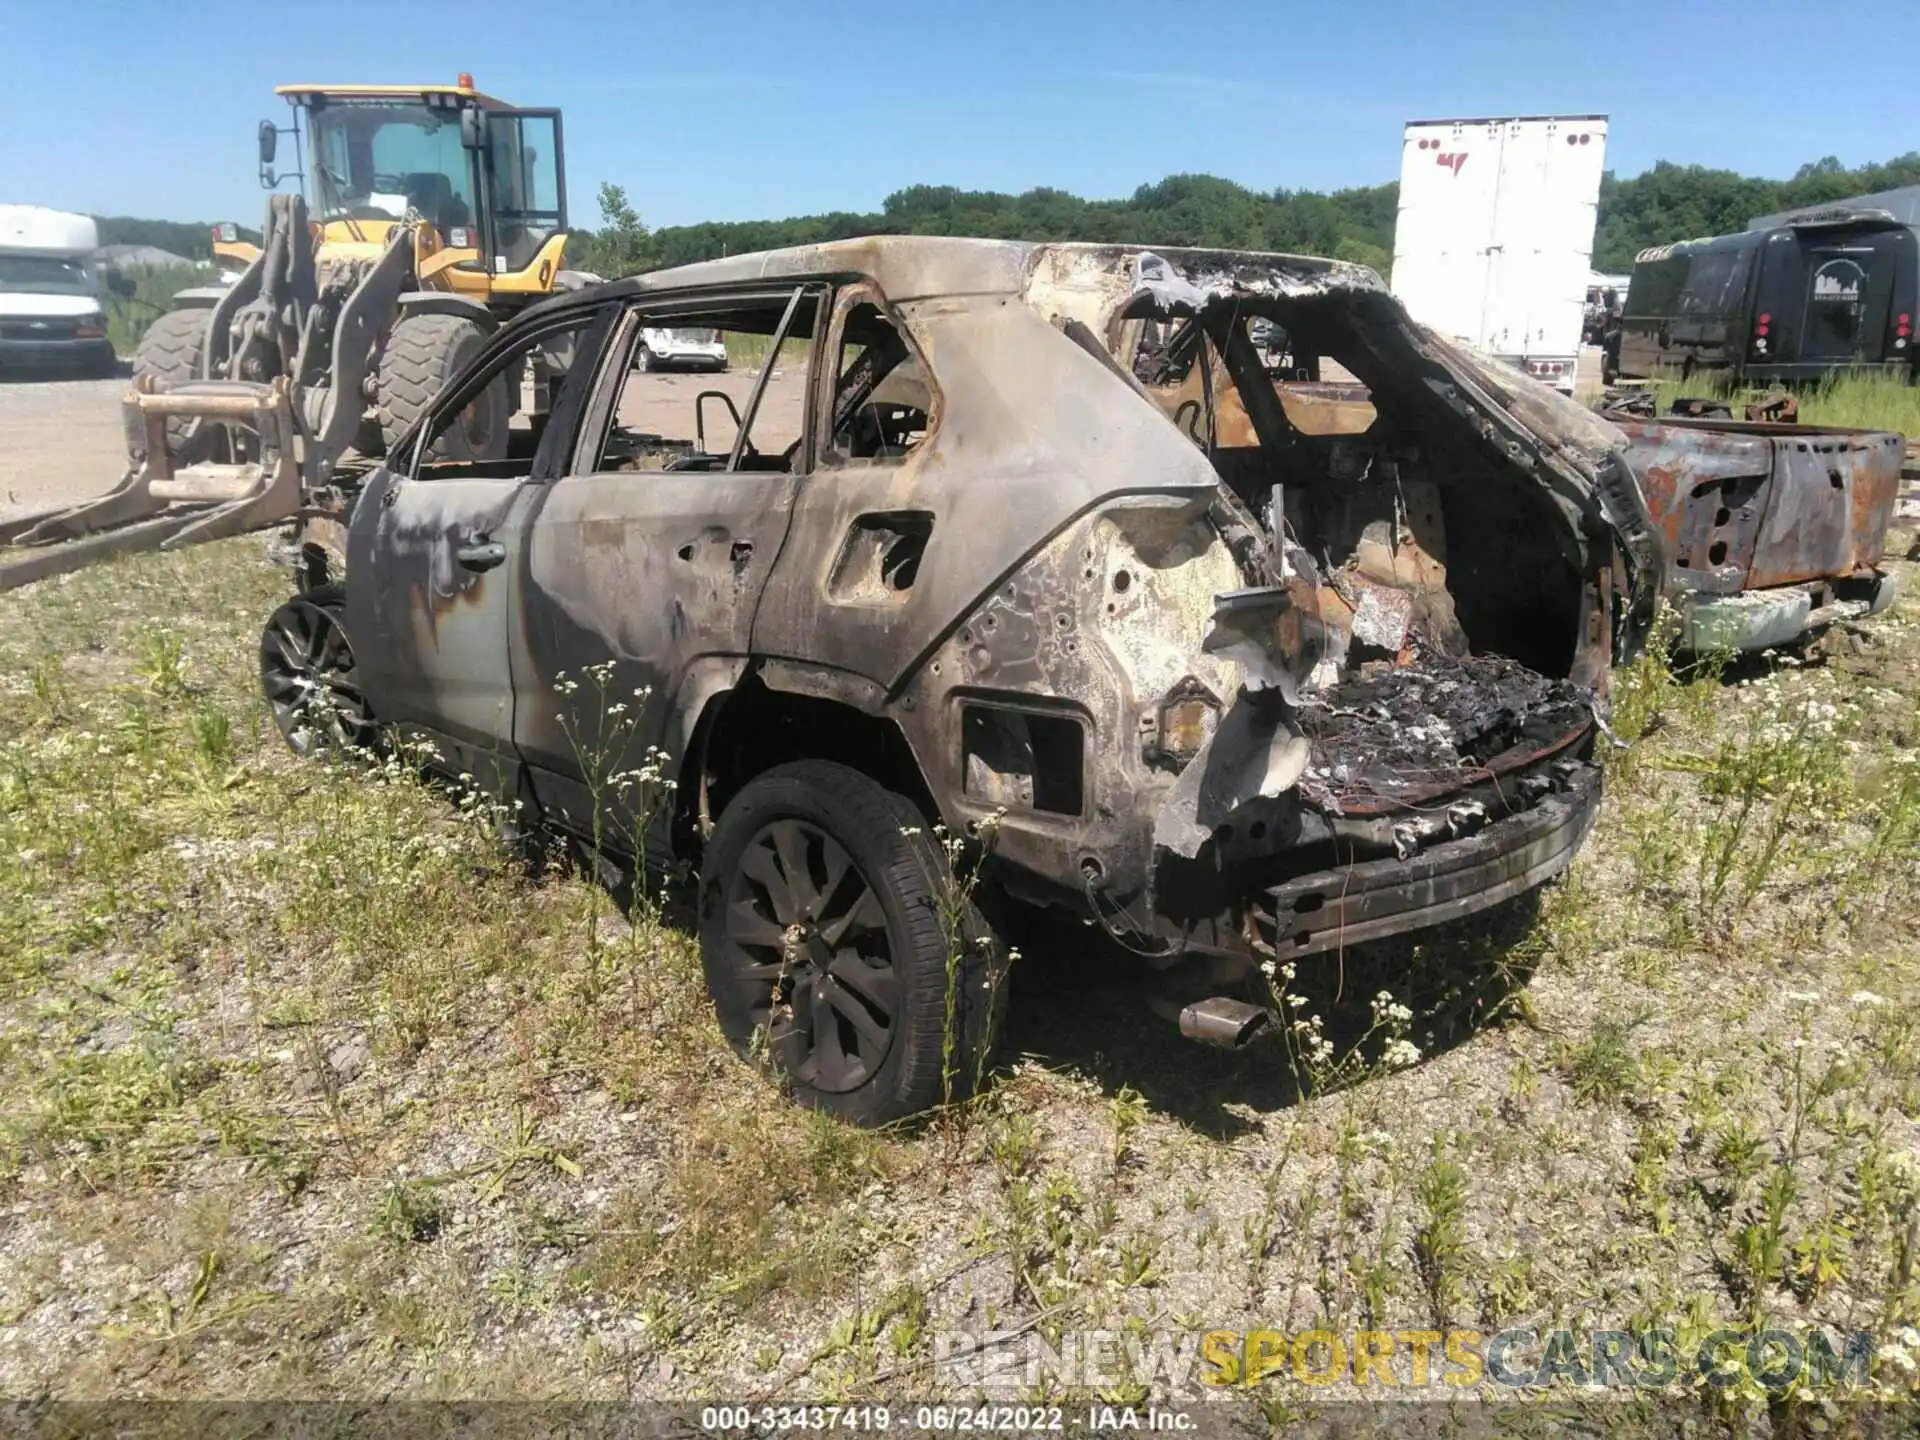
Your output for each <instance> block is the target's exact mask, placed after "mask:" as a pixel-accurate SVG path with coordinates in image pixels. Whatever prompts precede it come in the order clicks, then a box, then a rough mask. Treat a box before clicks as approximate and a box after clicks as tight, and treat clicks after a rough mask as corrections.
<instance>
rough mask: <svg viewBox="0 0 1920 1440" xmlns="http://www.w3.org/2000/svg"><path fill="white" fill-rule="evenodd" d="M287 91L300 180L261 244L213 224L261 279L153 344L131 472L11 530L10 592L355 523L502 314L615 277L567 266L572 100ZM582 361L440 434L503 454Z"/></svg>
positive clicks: (1, 574)
mask: <svg viewBox="0 0 1920 1440" xmlns="http://www.w3.org/2000/svg"><path fill="white" fill-rule="evenodd" d="M276 93H277V94H279V95H281V96H283V97H285V99H286V101H287V102H288V104H289V106H290V107H291V109H292V123H291V124H290V125H287V126H285V127H282V126H277V125H275V124H274V123H273V122H272V121H270V120H263V121H261V122H260V179H261V183H262V184H263V185H264V186H266V187H267V188H268V189H275V188H277V187H278V186H279V185H280V184H281V183H283V182H284V181H285V180H288V179H297V180H299V181H300V182H301V184H300V186H299V189H298V190H296V191H294V192H291V193H276V194H274V195H272V196H271V197H270V198H269V201H268V206H267V217H266V225H265V228H264V231H263V234H262V237H261V243H260V244H259V245H258V246H255V245H251V244H247V243H245V242H243V241H241V240H240V238H239V235H238V231H237V229H236V227H234V226H232V225H222V226H219V227H217V228H216V230H215V245H214V250H215V254H216V257H217V258H218V259H219V260H221V261H222V262H224V263H227V264H231V265H237V266H243V267H244V268H242V269H240V271H239V273H238V275H237V276H234V277H231V278H230V283H227V284H223V285H212V286H207V287H204V288H201V289H195V290H189V291H186V292H184V293H182V294H181V295H179V296H178V297H176V299H175V304H176V306H177V307H178V308H176V309H174V310H172V311H169V312H168V313H167V314H165V315H162V316H160V317H159V318H158V319H157V320H156V321H155V322H154V324H153V325H152V327H151V328H150V329H149V330H148V331H147V333H146V336H145V337H144V338H143V339H142V340H141V342H140V346H139V349H138V351H137V352H136V354H135V356H134V361H133V376H134V385H133V390H132V393H130V394H129V395H128V396H127V398H126V401H125V406H126V419H127V442H128V451H129V457H130V460H129V466H128V469H127V472H126V474H125V476H124V477H123V478H122V480H121V482H120V484H119V485H118V486H117V487H116V488H115V489H113V490H112V491H110V492H109V493H107V494H106V495H104V496H102V497H100V498H99V499H96V500H92V501H89V502H87V503H84V504H81V505H76V506H70V507H66V508H63V509H58V510H53V511H45V512H42V513H39V514H35V515H28V516H23V517H20V518H17V519H12V520H7V521H0V590H6V589H11V588H13V587H14V586H17V585H23V584H27V583H29V582H30V581H34V580H40V579H44V578H46V577H48V576H50V575H58V574H62V573H64V572H66V571H69V570H74V569H77V568H79V567H80V566H83V565H86V564H90V563H92V562H93V561H95V560H97V559H100V558H103V557H105V556H108V555H116V554H125V553H130V552H133V551H138V550H153V549H174V548H178V547H181V546H185V545H191V544H195V543H198V542H200V541H203V540H214V539H219V538H222V537H225V536H228V535H237V534H240V533H242V532H245V531H248V530H258V529H262V528H265V527H267V526H269V525H272V524H275V523H277V522H279V521H282V520H286V519H289V518H292V517H293V516H295V515H296V514H303V515H305V516H307V517H308V518H309V520H312V519H314V518H318V517H317V516H316V511H317V512H322V514H324V512H327V511H329V510H332V511H334V512H336V513H338V512H339V510H340V508H341V507H340V501H341V500H342V498H343V497H342V496H341V495H340V494H339V492H338V490H337V488H336V485H335V479H336V473H337V472H340V471H341V470H343V468H344V469H353V468H364V467H365V466H367V465H371V464H372V463H375V462H377V461H379V460H380V459H382V458H383V457H384V456H385V455H386V453H387V449H388V447H389V446H390V445H391V444H393V443H394V442H395V441H396V440H398V439H399V437H400V436H401V434H402V433H403V432H404V431H405V430H406V429H407V427H408V426H409V425H411V424H412V423H413V421H414V419H415V418H416V417H417V416H419V415H420V413H421V412H422V411H423V410H424V409H425V408H426V406H427V405H428V403H429V402H430V401H431V400H432V398H433V396H434V395H435V394H436V393H437V392H438V390H439V389H440V386H441V384H442V382H443V381H444V380H445V379H446V378H447V377H449V376H450V375H451V374H453V373H454V372H455V371H456V370H458V369H459V368H460V367H461V366H462V365H464V364H465V363H466V361H467V360H468V359H469V358H470V357H471V356H472V354H473V353H474V352H475V351H477V350H478V349H479V348H480V347H481V346H482V345H484V344H485V342H486V339H487V336H488V335H489V334H490V333H491V332H492V331H493V330H495V329H497V328H498V327H499V325H500V323H501V321H502V320H503V319H504V318H505V317H507V316H509V315H511V314H513V313H514V312H515V311H517V310H519V309H521V308H523V307H525V306H527V305H529V304H532V303H534V302H535V301H538V300H542V299H545V298H546V297H547V296H549V295H551V294H554V293H555V292H557V291H561V290H569V289H577V288H579V287H580V286H582V285H584V284H589V283H593V282H594V281H595V279H596V278H597V277H594V276H590V275H586V274H584V273H582V272H579V271H572V270H568V269H567V268H566V246H567V212H566V169H565V163H564V159H563V151H562V138H561V123H560V112H559V111H558V110H522V109H516V108H514V107H513V106H510V105H507V104H504V103H503V102H501V101H499V100H496V99H494V98H492V97H491V96H488V95H483V94H482V93H480V91H478V90H477V89H475V88H474V84H473V79H472V77H471V76H469V75H461V76H460V77H459V80H458V83H456V84H453V85H420V86H401V85H282V86H280V87H278V89H277V91H276ZM282 136H292V137H293V142H294V146H295V148H296V151H297V152H303V156H302V158H303V168H301V169H299V170H298V171H296V172H295V173H293V174H291V175H280V174H277V173H276V172H275V170H274V163H275V159H276V156H277V154H278V153H279V148H280V138H281V137H282ZM565 358H566V357H565V356H564V355H558V354H549V355H544V356H542V357H541V358H540V359H539V360H537V361H535V362H532V363H531V364H530V365H529V367H528V368H529V373H528V374H526V375H525V376H523V377H522V383H521V384H520V386H519V387H518V393H513V392H512V391H511V390H510V389H508V388H507V387H501V388H500V389H499V390H498V391H490V392H488V393H487V394H485V395H483V396H481V397H480V398H479V399H478V400H476V401H475V403H474V405H473V407H472V413H470V414H469V415H467V416H466V417H465V423H463V424H461V425H457V426H454V427H452V429H451V431H450V432H449V433H448V434H447V435H446V436H444V437H442V438H440V439H439V440H438V441H437V442H436V443H437V444H439V445H440V446H441V447H442V448H447V447H454V448H457V449H458V450H459V451H460V456H459V458H463V459H476V460H480V459H492V458H500V457H504V456H505V455H506V454H507V453H508V445H509V443H510V434H511V432H512V430H513V426H512V421H513V416H514V415H515V413H516V412H517V413H520V414H523V415H525V416H527V417H528V418H530V419H531V420H532V421H534V422H535V423H536V424H537V422H538V421H539V419H540V418H542V416H543V415H544V411H545V408H546V404H547V397H548V395H549V394H550V392H551V385H552V382H553V381H554V380H555V379H556V378H557V374H558V371H559V369H560V368H561V367H562V366H563V365H564V362H565ZM450 458H451V457H450ZM308 529H309V531H313V530H314V529H315V527H314V526H312V525H311V524H310V525H309V526H308ZM320 531H321V533H324V525H322V526H321V527H320ZM313 563H315V564H318V563H322V562H321V560H319V559H315V560H314V561H313Z"/></svg>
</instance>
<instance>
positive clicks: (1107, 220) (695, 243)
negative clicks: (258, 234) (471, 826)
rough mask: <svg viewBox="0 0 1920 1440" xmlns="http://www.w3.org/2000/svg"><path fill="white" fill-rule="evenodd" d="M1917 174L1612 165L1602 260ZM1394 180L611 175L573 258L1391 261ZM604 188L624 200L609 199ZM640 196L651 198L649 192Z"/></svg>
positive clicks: (637, 265)
mask: <svg viewBox="0 0 1920 1440" xmlns="http://www.w3.org/2000/svg"><path fill="white" fill-rule="evenodd" d="M1912 184H1920V153H1910V154H1906V155H1902V156H1900V157H1899V158H1898V159H1895V160H1889V161H1887V162H1886V163H1885V164H1882V165H1864V166H1861V167H1860V168H1858V169H1851V170H1850V169H1848V168H1847V167H1846V166H1844V165H1842V164H1841V163H1840V162H1839V161H1838V160H1836V159H1833V158H1831V157H1829V158H1827V159H1825V160H1819V161H1816V162H1814V163H1812V164H1809V165H1803V166H1801V167H1800V169H1799V170H1797V171H1796V172H1795V173H1794V175H1793V178H1792V179H1789V180H1765V179H1760V178H1758V177H1755V176H1747V175H1736V174H1735V173H1734V172H1733V171H1731V170H1709V169H1707V168H1705V167H1704V166H1700V165H1672V164H1668V163H1666V162H1665V161H1662V162H1661V163H1660V164H1658V165H1655V166H1654V167H1653V168H1652V169H1651V170H1648V171H1646V172H1645V173H1644V174H1640V175H1635V176H1632V177H1630V178H1628V179H1624V180H1622V179H1620V178H1618V177H1617V176H1614V175H1612V174H1608V175H1607V176H1606V178H1605V179H1603V180H1602V181H1601V183H1600V211H1599V227H1598V231H1597V233H1596V235H1595V237H1594V256H1593V263H1594V268H1595V269H1597V270H1604V271H1624V270H1625V269H1627V268H1628V267H1629V266H1630V265H1631V264H1632V263H1633V257H1634V255H1635V253H1636V252H1638V251H1639V250H1641V249H1643V248H1644V247H1646V246H1648V245H1657V244H1662V243H1664V242H1666V241H1670V240H1685V239H1689V238H1691V237H1693V236H1698V235H1718V234H1724V233H1726V232H1728V231H1732V230H1741V229H1745V228H1746V223H1747V221H1748V220H1749V219H1751V218H1752V217H1753V216H1755V215H1764V214H1769V213H1771V212H1773V211H1776V210H1786V209H1791V208H1794V207H1796V206H1801V205H1813V204H1820V203H1822V202H1825V201H1830V200H1839V199H1843V198H1845V197H1847V196H1849V195H1858V194H1862V193H1864V192H1867V191H1873V190H1889V189H1892V188H1894V187H1896V186H1900V185H1912ZM1398 193H1399V186H1398V185H1396V184H1386V185H1374V186H1369V187H1366V188H1363V189H1354V190H1336V191H1333V192H1332V193H1331V194H1325V195H1323V194H1319V193H1316V192H1314V191H1307V190H1271V191H1259V190H1249V189H1247V188H1246V187H1245V186H1244V185H1239V184H1236V183H1235V182H1233V181H1231V180H1222V179H1219V178H1218V177H1216V176H1212V175H1171V176H1168V177H1167V178H1166V179H1165V180H1161V181H1159V182H1157V183H1156V184H1152V185H1142V186H1141V187H1140V188H1139V189H1138V190H1136V191H1134V192H1133V194H1132V195H1130V196H1128V197H1127V198H1126V199H1124V200H1083V199H1081V198H1080V197H1079V196H1077V195H1070V194H1068V193H1067V192H1066V191H1064V190H1049V189H1040V190H1029V191H1027V192H1026V193H1024V194H1021V195H1006V194H1001V193H999V192H996V191H991V190H958V189H955V188H954V187H952V186H949V185H913V186H909V187H908V188H907V189H905V190H899V191H896V192H895V193H893V194H892V195H889V196H888V197H887V198H886V199H885V200H884V201H883V202H882V203H881V206H880V209H879V210H878V211H877V212H872V213H867V214H860V213H854V212H850V211H834V212H831V213H828V214H824V215H799V216H794V217H791V218H789V219H785V220H738V221H727V222H713V221H709V222H706V223H704V224H698V225H669V226H663V227H661V228H660V229H657V230H652V231H648V230H646V229H645V227H644V226H642V225H641V224H640V223H639V220H638V218H637V217H636V216H634V215H633V214H632V211H631V210H629V209H627V208H626V203H625V197H624V196H623V195H622V194H621V192H620V191H619V190H618V189H616V188H614V187H603V189H602V192H601V194H602V200H603V215H602V227H603V228H602V229H601V231H600V232H598V233H597V234H596V233H595V232H593V231H583V232H582V233H581V237H580V240H579V242H577V244H576V246H575V247H574V251H573V263H575V264H577V265H580V266H581V267H582V268H586V269H593V270H598V271H599V272H600V273H601V274H605V275H614V274H621V273H630V272H632V271H634V270H637V269H648V268H654V267H657V266H661V265H684V264H688V263H690V262H692V261H696V260H706V259H710V258H712V257H714V256H718V255H725V254H736V255H737V254H739V253H740V252H741V251H744V250H767V249H772V248H774V247H777V246H782V245H800V244H808V243H811V242H814V241H820V240H839V239H846V238H848V237H851V236H855V235H878V234H886V235H980V236H989V237H994V238H998V239H1008V240H1094V241H1133V242H1138V243H1141V244H1148V245H1204V246H1224V247H1227V248H1231V249H1241V250H1279V251H1290V252H1294V253H1298V254H1307V255H1328V256H1332V257H1334V258H1336V259H1340V260H1352V261H1356V262H1358V263H1360V264H1363V265H1371V266H1373V267H1374V268H1375V269H1377V270H1380V271H1382V272H1383V273H1384V272H1385V271H1386V270H1387V269H1388V268H1389V265H1390V262H1391V260H1392V256H1393V222H1394V213H1395V209H1396V205H1397V197H1398ZM609 196H611V197H612V198H613V200H614V201H615V202H616V204H615V208H613V209H612V210H611V211H605V210H604V202H605V201H606V200H607V199H608V197H609ZM636 199H637V200H638V201H639V202H640V206H641V208H643V209H644V203H645V197H644V196H641V197H636ZM234 218H236V219H242V218H245V217H239V216H236V217H234ZM579 218H581V219H584V218H585V217H584V216H581V217H579ZM99 223H100V240H101V243H102V244H107V245H113V244H138V245H157V246H159V247H160V248H161V249H163V250H171V251H173V252H174V253H175V254H178V255H185V256H187V257H189V258H191V259H200V260H204V259H207V258H209V257H210V256H211V254H212V248H211V243H210V235H209V227H208V226H207V225H204V224H202V225H195V224H188V223H183V222H178V221H168V220H138V219H132V218H129V217H126V216H103V217H100V222H99Z"/></svg>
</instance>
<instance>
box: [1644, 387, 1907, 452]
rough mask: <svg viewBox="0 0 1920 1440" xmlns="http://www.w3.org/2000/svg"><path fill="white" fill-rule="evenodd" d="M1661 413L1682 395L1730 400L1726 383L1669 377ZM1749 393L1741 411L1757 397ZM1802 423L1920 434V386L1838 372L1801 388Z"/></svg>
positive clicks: (1659, 389) (1662, 390)
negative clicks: (1819, 381) (1825, 379)
mask: <svg viewBox="0 0 1920 1440" xmlns="http://www.w3.org/2000/svg"><path fill="white" fill-rule="evenodd" d="M1654 391H1655V393H1656V394H1657V395H1658V396H1659V400H1658V402H1657V403H1658V404H1659V407H1660V413H1661V414H1663V415H1664V414H1665V413H1666V411H1667V407H1668V406H1669V405H1670V404H1672V402H1673V401H1674V400H1675V399H1677V398H1679V397H1680V396H1682V395H1692V396H1713V397H1716V398H1720V399H1725V398H1727V397H1728V395H1729V391H1728V390H1727V388H1726V387H1725V386H1722V385H1713V384H1709V383H1706V382H1704V381H1701V380H1692V381H1686V380H1678V379H1663V380H1660V381H1658V382H1656V383H1655V386H1654ZM1751 398H1752V397H1751V396H1747V395H1743V397H1742V398H1741V399H1740V400H1739V402H1738V404H1736V406H1735V413H1736V414H1739V413H1741V408H1742V407H1743V406H1745V405H1746V404H1747V403H1748V401H1749V400H1750V399H1751ZM1797 398H1798V400H1799V402H1800V423H1801V424H1803V425H1840V426H1850V427H1853V428H1855V429H1861V430H1891V431H1893V432H1895V433H1896V434H1900V435H1908V436H1913V437H1915V438H1920V385H1910V384H1908V383H1907V382H1905V381H1903V380H1898V379H1894V378H1892V377H1889V376H1884V375H1837V376H1835V377H1833V378H1832V379H1831V380H1828V381H1826V382H1825V383H1824V384H1821V385H1817V386H1810V387H1808V388H1807V389H1805V390H1802V391H1800V392H1799V394H1798V396H1797Z"/></svg>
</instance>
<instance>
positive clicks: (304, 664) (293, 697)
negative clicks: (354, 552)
mask: <svg viewBox="0 0 1920 1440" xmlns="http://www.w3.org/2000/svg"><path fill="white" fill-rule="evenodd" d="M345 609H346V596H345V594H344V592H342V590H341V588H340V587H339V586H338V585H324V586H321V587H320V588H319V589H316V590H311V591H309V592H307V593H306V594H304V595H298V596H295V597H294V598H293V599H292V600H289V601H288V602H287V603H286V604H284V605H282V606H281V607H280V608H279V609H278V610H276V611H274V612H273V616H272V618H271V619H269V620H268V621H267V628H266V630H265V631H264V632H263V633H262V634H261V636H260V688H261V690H262V691H263V692H264V693H265V695H266V697H267V703H268V704H269V705H270V706H271V707H272V708H273V721H274V724H276V725H278V726H279V727H280V733H281V735H282V736H284V737H285V739H286V742H287V744H288V745H289V746H290V747H291V748H292V750H293V752H294V754H296V755H312V754H315V753H317V752H319V751H321V750H327V749H342V750H370V749H372V748H374V747H375V745H376V743H377V741H378V739H379V725H378V722H377V721H375V720H374V718H373V711H372V709H371V708H370V707H369V706H368V705H367V699H366V696H365V695H364V694H362V693H361V690H360V686H359V682H358V680H357V678H356V677H355V674H354V664H353V646H352V644H351V643H349V641H348V639H347V632H346V630H345V628H344V627H343V625H342V623H341V620H342V616H343V614H344V612H345Z"/></svg>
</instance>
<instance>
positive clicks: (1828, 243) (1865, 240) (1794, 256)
mask: <svg viewBox="0 0 1920 1440" xmlns="http://www.w3.org/2000/svg"><path fill="white" fill-rule="evenodd" d="M1917 300H1920V243H1917V242H1916V241H1915V238H1914V232H1913V230H1912V229H1911V228H1910V227H1909V226H1907V225H1904V224H1902V223H1901V222H1900V221H1898V220H1896V219H1895V218H1894V217H1893V216H1892V215H1891V214H1889V213H1888V212H1886V211H1885V210H1850V209H1835V210H1829V211H1821V212H1817V213H1815V214H1812V215H1808V216H1804V217H1801V218H1797V219H1795V220H1794V221H1792V222H1791V223H1789V224H1785V225H1781V226H1778V227H1776V228H1774V229H1771V230H1749V231H1745V232H1743V233H1741V234H1738V235H1716V236H1714V237H1712V238H1710V239H1706V240H1685V241H1681V242H1680V243H1678V244H1674V245H1656V246H1654V247H1653V248H1652V249H1650V250H1642V251H1641V252H1640V254H1639V255H1637V256H1636V257H1635V258H1634V262H1633V282H1632V284H1631V285H1629V286H1628V288H1627V303H1626V309H1625V313H1624V314H1623V315H1622V317H1621V322H1620V329H1619V334H1618V336H1617V338H1614V339H1613V343H1612V345H1611V346H1610V347H1609V349H1610V353H1609V354H1608V356H1607V361H1608V369H1609V371H1610V372H1611V373H1613V374H1618V375H1626V376H1634V377H1642V378H1644V377H1647V376H1651V375H1654V374H1656V373H1658V372H1661V371H1676V370H1677V371H1679V372H1680V373H1681V374H1683V375H1699V374H1713V375H1716V376H1718V377H1721V378H1724V379H1726V380H1728V381H1729V382H1731V383H1733V384H1741V383H1753V384H1762V385H1764V384H1770V383H1772V382H1774V381H1796V380H1817V379H1819V378H1820V377H1822V376H1824V375H1829V374H1831V373H1833V372H1834V371H1835V370H1840V369H1852V368H1859V367H1874V368H1883V369H1888V370H1898V371H1902V372H1905V373H1906V374H1907V375H1908V376H1909V377H1911V376H1912V374H1913V368H1914V350H1915V344H1916V342H1915V339H1914V320H1915V318H1916V311H1920V303H1916V301H1917Z"/></svg>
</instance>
